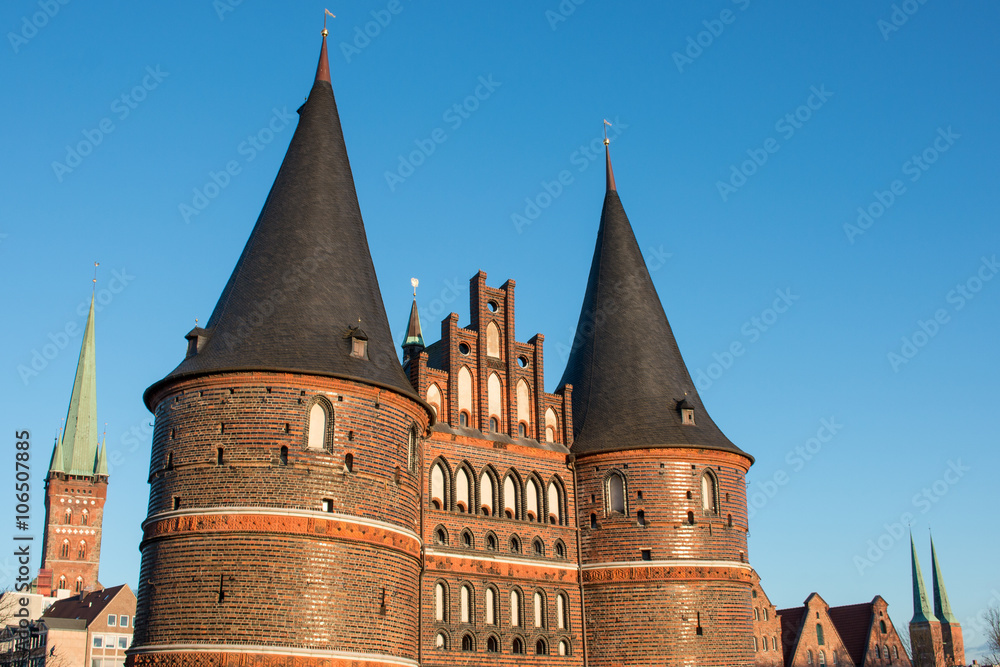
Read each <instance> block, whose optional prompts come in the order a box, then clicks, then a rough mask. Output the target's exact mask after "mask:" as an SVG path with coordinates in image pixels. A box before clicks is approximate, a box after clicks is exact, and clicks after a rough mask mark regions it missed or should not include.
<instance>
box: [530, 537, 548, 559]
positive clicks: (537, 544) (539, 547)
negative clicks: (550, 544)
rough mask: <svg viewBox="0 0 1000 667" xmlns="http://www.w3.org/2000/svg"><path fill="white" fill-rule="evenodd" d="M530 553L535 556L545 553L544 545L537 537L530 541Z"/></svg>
mask: <svg viewBox="0 0 1000 667" xmlns="http://www.w3.org/2000/svg"><path fill="white" fill-rule="evenodd" d="M531 553H533V554H534V555H536V556H544V555H545V545H544V544H542V541H541V540H540V539H538V538H537V537H536V538H535V539H534V540H533V541H532V542H531Z"/></svg>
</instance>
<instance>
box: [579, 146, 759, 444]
mask: <svg viewBox="0 0 1000 667" xmlns="http://www.w3.org/2000/svg"><path fill="white" fill-rule="evenodd" d="M607 185H608V190H607V193H606V194H605V197H604V209H603V210H602V211H601V224H600V228H599V229H598V232H597V247H596V249H595V250H594V259H593V263H592V264H591V267H590V278H589V279H588V281H587V291H586V294H585V295H584V298H583V308H582V309H581V312H580V320H579V323H578V324H577V328H576V337H575V338H574V340H573V346H572V350H571V351H570V356H569V362H568V364H567V366H566V371H565V372H564V373H563V377H562V380H561V381H560V385H564V384H571V385H573V429H574V432H575V435H574V442H573V447H572V450H573V451H574V452H577V453H591V452H599V451H615V450H624V449H640V448H648V447H698V448H707V449H718V450H725V451H730V452H735V453H737V454H741V455H743V456H746V457H747V458H749V459H750V460H751V461H753V457H751V456H750V455H749V454H746V453H745V452H743V451H742V450H741V449H740V448H738V447H737V446H736V445H734V444H733V443H732V442H730V441H729V439H728V438H727V437H726V436H725V435H724V434H723V433H722V431H721V430H719V427H718V426H716V425H715V423H714V422H713V421H712V418H711V417H709V415H708V412H707V411H706V410H705V406H704V405H703V404H702V402H701V398H700V397H699V396H698V391H697V389H696V388H695V386H694V383H693V382H692V381H691V376H690V374H689V373H688V370H687V367H686V366H685V365H684V359H683V358H682V357H681V353H680V350H679V349H678V348H677V341H676V340H674V334H673V331H671V329H670V323H669V322H667V316H666V314H665V313H664V312H663V306H662V304H661V303H660V298H659V296H657V294H656V288H655V287H654V286H653V281H652V279H651V278H650V277H649V271H648V270H647V269H646V262H645V260H644V259H643V257H642V251H641V250H640V249H639V244H638V243H637V242H636V240H635V234H634V233H633V232H632V225H631V224H630V223H629V220H628V216H626V215H625V209H624V208H623V207H622V203H621V200H620V199H619V197H618V192H617V191H616V190H615V183H614V176H613V174H612V172H611V158H610V154H609V155H608V159H607ZM681 401H686V402H687V405H685V407H690V408H693V409H694V411H695V415H694V418H695V423H694V425H690V424H687V425H685V424H682V423H681V413H680V410H679V409H678V405H679V403H680V402H681Z"/></svg>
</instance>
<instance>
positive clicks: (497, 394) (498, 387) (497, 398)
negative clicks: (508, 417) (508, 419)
mask: <svg viewBox="0 0 1000 667" xmlns="http://www.w3.org/2000/svg"><path fill="white" fill-rule="evenodd" d="M486 406H487V410H488V414H489V416H490V430H491V431H499V430H500V428H501V424H502V423H503V421H502V419H501V415H502V414H503V385H502V384H501V383H500V376H499V375H498V374H496V373H490V376H489V377H488V378H487V379H486ZM494 419H496V420H497V423H496V426H495V427H494V426H493V420H494Z"/></svg>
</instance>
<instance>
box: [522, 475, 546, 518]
mask: <svg viewBox="0 0 1000 667" xmlns="http://www.w3.org/2000/svg"><path fill="white" fill-rule="evenodd" d="M524 496H525V500H526V504H527V507H528V512H527V515H528V521H540V520H541V518H542V517H541V514H540V513H539V511H538V484H536V483H535V480H533V479H529V480H528V483H527V485H525V493H524Z"/></svg>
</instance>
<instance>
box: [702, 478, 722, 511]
mask: <svg viewBox="0 0 1000 667" xmlns="http://www.w3.org/2000/svg"><path fill="white" fill-rule="evenodd" d="M715 487H716V482H715V475H713V474H712V473H711V472H707V471H706V472H705V474H704V475H702V476H701V508H702V509H703V510H705V511H706V512H712V513H713V514H714V513H716V512H718V509H719V504H718V502H717V500H716V488H715Z"/></svg>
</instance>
